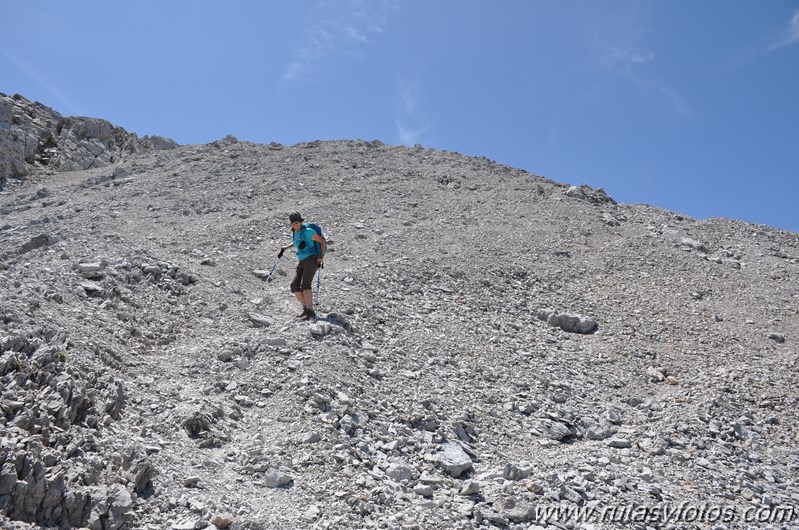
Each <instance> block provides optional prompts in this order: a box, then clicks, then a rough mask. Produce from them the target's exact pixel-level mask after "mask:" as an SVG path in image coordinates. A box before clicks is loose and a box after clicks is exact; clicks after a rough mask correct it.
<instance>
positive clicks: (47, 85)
mask: <svg viewBox="0 0 799 530" xmlns="http://www.w3.org/2000/svg"><path fill="white" fill-rule="evenodd" d="M2 53H3V56H4V57H5V58H6V59H8V61H9V62H10V63H12V64H13V65H14V66H16V67H17V68H18V69H19V70H20V71H21V72H22V73H23V74H25V75H26V76H28V77H29V78H30V80H31V81H33V82H34V83H35V84H36V85H38V86H39V87H40V88H41V89H42V90H44V91H45V92H47V93H48V94H50V95H51V96H52V97H53V101H55V102H56V103H58V104H59V109H58V112H60V113H63V114H66V115H72V116H76V115H80V114H81V111H80V110H79V109H78V106H77V105H74V104H72V103H71V102H70V98H68V97H67V96H66V95H65V94H64V93H63V91H62V90H61V89H60V88H59V87H58V86H57V85H56V84H55V83H53V82H52V81H51V80H50V79H49V78H48V77H47V76H46V75H45V74H43V73H41V72H40V71H39V70H38V69H37V68H36V67H35V66H34V65H32V64H29V63H28V62H26V61H23V60H22V59H20V58H18V57H17V56H16V55H14V54H12V53H11V52H9V51H7V50H2ZM48 106H51V107H55V105H51V104H49V103H48Z"/></svg>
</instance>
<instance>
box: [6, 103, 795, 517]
mask: <svg viewBox="0 0 799 530" xmlns="http://www.w3.org/2000/svg"><path fill="white" fill-rule="evenodd" d="M0 103H2V105H0V134H2V138H0V169H2V176H3V177H4V182H5V189H4V191H2V192H0V382H1V383H0V527H2V528H16V529H29V528H91V529H98V530H99V529H120V528H130V529H133V528H136V529H153V530H155V529H164V528H172V529H176V530H182V529H185V530H188V529H200V528H209V529H214V528H231V529H236V528H250V529H272V528H280V529H284V528H285V529H289V528H313V529H339V528H386V529H428V528H430V529H467V528H507V529H514V530H515V529H528V528H641V529H644V528H751V527H758V528H762V527H772V528H783V527H786V528H787V527H790V526H791V525H793V526H794V527H795V525H796V524H799V523H797V521H799V450H798V449H797V446H798V445H799V428H798V427H797V424H796V417H797V413H798V412H799V405H798V404H797V397H799V390H797V389H799V360H798V359H797V353H796V348H795V345H796V341H797V339H798V338H799V316H798V315H797V311H798V310H799V283H797V272H799V236H797V234H794V233H789V232H784V231H780V230H776V229H773V228H769V227H766V226H759V225H752V224H747V223H744V222H739V221H734V220H726V219H707V220H696V219H691V218H688V217H685V216H682V215H679V214H676V213H672V212H668V211H664V210H661V209H657V208H654V207H650V206H646V205H626V204H617V203H616V202H615V201H613V199H612V198H610V197H609V196H608V195H607V194H605V193H604V192H602V190H594V189H591V188H589V187H587V186H569V185H565V184H560V183H557V182H553V181H551V180H547V179H545V178H542V177H539V176H536V175H532V174H530V173H527V172H525V171H522V170H518V169H513V168H510V167H507V166H504V165H502V164H499V163H496V162H494V161H491V160H488V159H485V158H472V157H466V156H463V155H461V154H458V153H453V152H442V151H435V150H431V149H426V148H423V147H421V146H416V147H413V148H407V147H393V146H388V145H384V144H382V143H381V142H379V141H326V142H321V141H318V142H310V143H303V144H298V145H294V146H283V145H279V144H269V145H258V144H252V143H247V142H239V141H237V140H236V139H235V138H233V137H230V136H228V137H226V138H225V139H223V140H219V141H216V142H213V143H211V144H208V145H188V146H177V145H176V144H174V142H171V141H169V140H167V139H157V140H152V139H141V140H139V139H137V138H136V137H135V135H131V134H129V133H126V132H125V131H123V130H121V129H119V128H116V127H113V126H111V125H110V124H108V125H107V126H106V125H105V124H107V122H103V121H102V120H95V121H92V120H89V119H88V118H62V117H60V115H58V114H57V113H55V112H54V111H52V110H50V109H47V107H45V106H43V105H40V104H32V103H30V102H28V101H27V100H24V98H20V97H18V96H15V97H14V98H10V97H7V96H2V98H0ZM85 120H89V121H88V122H87V121H85ZM87 123H97V124H102V125H101V126H99V129H102V134H99V133H98V134H95V133H92V134H94V135H93V136H92V134H88V133H86V132H85V131H88V130H89V129H92V127H89V126H87V125H86V124H87ZM81 124H82V125H81ZM79 131H84V133H80V132H79ZM81 134H83V136H81ZM20 139H24V141H21V140H20ZM20 142H21V143H20ZM20 145H21V147H20ZM90 146H95V151H97V154H92V155H91V156H92V157H93V158H92V159H91V160H90V159H89V157H88V156H87V155H86V152H89V153H92V150H91V148H90ZM45 153H46V154H48V155H49V156H44V154H45ZM753 185H754V184H753ZM293 210H299V211H300V212H302V214H303V215H304V216H305V218H306V219H308V220H310V221H313V222H317V223H319V224H320V225H321V226H322V227H323V229H324V230H325V233H326V236H327V237H328V238H329V240H330V248H329V253H328V255H327V259H326V267H325V269H323V271H322V274H321V281H320V282H319V284H315V290H317V288H318V292H317V294H318V295H319V296H318V298H317V302H318V304H319V313H320V318H319V319H318V320H317V321H315V322H300V321H298V320H296V318H295V317H294V315H296V314H297V313H298V312H299V310H300V307H299V304H298V303H297V301H296V300H295V299H294V297H293V296H292V295H291V293H289V292H288V283H289V281H290V277H291V274H292V273H293V267H294V265H295V263H296V259H295V258H294V257H293V255H289V253H287V255H286V256H284V257H283V258H282V259H281V260H279V261H278V260H277V252H278V250H279V247H280V246H281V245H283V244H286V243H287V242H288V241H289V226H288V214H289V212H291V211H293ZM275 263H277V267H276V272H275V273H274V274H273V275H272V276H271V277H270V278H268V280H269V281H268V280H267V277H268V275H269V272H270V270H271V269H272V266H273V265H275ZM557 509H559V510H561V511H560V512H556V511H554V510H557ZM547 510H552V511H547ZM578 510H579V511H578ZM625 510H626V511H625ZM600 514H601V516H600ZM577 517H584V518H585V520H583V521H580V520H578V519H577Z"/></svg>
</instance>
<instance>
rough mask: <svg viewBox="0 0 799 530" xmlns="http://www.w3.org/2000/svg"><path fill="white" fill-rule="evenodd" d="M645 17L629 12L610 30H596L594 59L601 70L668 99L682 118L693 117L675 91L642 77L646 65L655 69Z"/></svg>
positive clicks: (633, 11)
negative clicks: (647, 43)
mask: <svg viewBox="0 0 799 530" xmlns="http://www.w3.org/2000/svg"><path fill="white" fill-rule="evenodd" d="M644 18H645V16H644V14H643V13H641V12H640V11H638V10H637V9H631V10H630V11H628V12H627V13H625V14H624V15H623V16H620V17H619V19H618V20H617V21H616V24H617V26H616V27H612V28H605V27H602V28H597V30H596V33H595V34H594V39H593V42H592V48H593V50H594V54H595V57H596V59H597V62H598V63H599V65H600V67H602V68H604V69H605V70H607V71H610V72H613V73H616V74H618V75H621V76H623V77H624V78H625V79H627V80H628V81H630V82H631V83H633V84H634V85H635V86H637V87H638V88H639V89H641V90H643V91H647V92H652V93H655V94H660V95H661V96H663V97H665V98H666V99H668V100H669V101H670V102H671V104H672V107H673V108H674V110H675V111H676V112H677V113H678V114H680V115H682V116H685V117H691V116H692V115H693V113H692V112H691V110H690V109H689V107H688V105H687V104H686V103H685V100H684V99H683V97H682V96H681V95H680V93H679V92H677V91H676V90H675V89H674V88H672V87H671V86H669V85H668V84H667V83H666V82H664V81H662V80H661V79H659V78H658V77H656V76H653V75H652V74H649V75H645V74H643V73H641V70H642V69H643V68H645V67H646V66H647V65H649V66H650V69H654V66H655V63H656V57H657V56H656V53H655V51H654V50H653V49H651V48H650V47H649V46H648V45H646V44H645V40H646V34H647V29H646V24H645V22H644Z"/></svg>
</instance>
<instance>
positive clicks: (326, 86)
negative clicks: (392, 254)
mask: <svg viewBox="0 0 799 530" xmlns="http://www.w3.org/2000/svg"><path fill="white" fill-rule="evenodd" d="M0 6H2V13H3V14H2V18H0V92H3V93H6V94H14V93H20V94H22V95H23V96H25V97H27V98H28V99H32V100H37V101H40V102H42V103H44V104H45V105H47V106H50V107H53V108H54V109H55V110H57V111H58V112H60V113H61V114H63V115H80V116H92V117H100V118H105V119H107V120H109V121H111V122H112V123H114V124H116V125H120V126H122V127H124V128H125V129H127V130H129V131H132V132H136V133H138V134H139V135H140V136H143V135H153V134H159V135H163V136H168V137H171V138H173V139H175V140H176V141H178V142H179V143H182V144H197V143H207V142H211V141H213V140H217V139H219V138H222V137H224V136H226V135H227V134H232V135H234V136H236V137H237V138H239V139H240V140H247V141H252V142H259V143H269V142H273V141H274V142H279V143H282V144H285V145H292V144H295V143H298V142H305V141H312V140H318V139H321V140H330V139H364V140H374V139H377V140H380V141H382V142H384V143H387V144H391V145H400V144H404V145H414V144H416V143H419V144H421V145H423V146H425V147H431V148H436V149H446V150H451V151H458V152H460V153H463V154H467V155H473V156H486V157H488V158H490V159H493V160H496V161H497V162H500V163H503V164H508V165H510V166H513V167H518V168H523V169H525V170H528V171H530V172H532V173H536V174H539V175H542V176H545V177H548V178H551V179H554V180H557V181H560V182H565V183H569V184H582V183H587V184H589V185H591V186H593V187H602V188H604V189H605V190H606V191H607V192H608V193H610V194H611V195H612V196H613V197H614V198H615V199H616V200H618V201H621V202H626V203H648V204H652V205H655V206H659V207H662V208H666V209H669V210H673V211H676V212H680V213H683V214H686V215H690V216H693V217H698V218H705V217H731V218H735V219H741V220H745V221H750V222H754V223H762V224H768V225H771V226H776V227H779V228H783V229H787V230H791V231H794V232H799V208H797V192H799V170H798V168H799V99H798V98H799V1H796V0H768V1H763V0H702V1H697V0H658V1H655V0H649V1H644V0H602V1H597V0H503V1H497V2H486V1H478V0H438V1H436V0H337V1H334V0H327V1H325V0H307V1H305V0H285V1H266V0H264V1H254V0H253V1H243V0H238V1H237V0H229V1H225V2H222V1H209V0H192V1H188V0H187V1H178V0H173V1H161V0H159V1H154V0H139V1H137V2H107V1H102V2H101V1H99V0H74V1H71V2H64V1H63V0H38V1H35V2H32V1H30V0H0Z"/></svg>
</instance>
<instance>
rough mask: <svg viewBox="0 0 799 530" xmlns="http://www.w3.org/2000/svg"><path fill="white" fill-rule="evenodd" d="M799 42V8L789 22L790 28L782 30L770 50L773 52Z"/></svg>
mask: <svg viewBox="0 0 799 530" xmlns="http://www.w3.org/2000/svg"><path fill="white" fill-rule="evenodd" d="M797 42H799V9H797V10H796V11H794V12H793V17H791V21H790V22H788V28H787V29H785V30H783V31H782V34H781V35H780V37H779V38H778V39H777V42H776V43H775V44H773V45H772V46H771V47H770V48H769V49H768V51H769V52H773V51H774V50H779V49H780V48H785V47H787V46H791V45H793V44H796V43H797Z"/></svg>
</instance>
